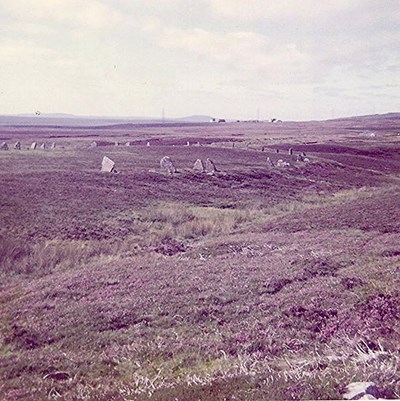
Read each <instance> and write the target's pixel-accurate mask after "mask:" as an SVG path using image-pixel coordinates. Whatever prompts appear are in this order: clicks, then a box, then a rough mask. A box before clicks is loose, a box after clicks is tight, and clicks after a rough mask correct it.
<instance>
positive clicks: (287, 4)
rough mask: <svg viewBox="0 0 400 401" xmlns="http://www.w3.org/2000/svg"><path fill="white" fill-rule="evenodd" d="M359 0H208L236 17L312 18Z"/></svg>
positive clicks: (353, 5)
mask: <svg viewBox="0 0 400 401" xmlns="http://www.w3.org/2000/svg"><path fill="white" fill-rule="evenodd" d="M360 2H361V1H360V0H353V1H351V2H349V1H348V0H335V1H315V0H280V1H273V2H272V1H265V0H249V1H242V0H209V1H208V3H209V6H210V8H211V10H212V11H213V12H214V13H215V14H217V15H219V16H221V17H227V18H232V19H235V20H247V21H251V20H257V21H258V20H265V19H267V20H268V19H272V20H283V21H285V20H286V19H288V18H294V19H297V20H312V19H317V18H321V17H323V16H325V15H330V17H333V16H334V15H335V14H337V13H340V12H342V11H344V10H349V9H354V8H356V7H357V5H358V4H359V3H360Z"/></svg>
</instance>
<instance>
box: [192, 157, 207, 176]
mask: <svg viewBox="0 0 400 401" xmlns="http://www.w3.org/2000/svg"><path fill="white" fill-rule="evenodd" d="M193 170H195V171H199V172H200V173H204V171H205V167H204V163H203V160H201V159H197V160H196V161H195V162H194V165H193Z"/></svg>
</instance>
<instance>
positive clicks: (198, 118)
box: [174, 115, 212, 123]
mask: <svg viewBox="0 0 400 401" xmlns="http://www.w3.org/2000/svg"><path fill="white" fill-rule="evenodd" d="M211 119H212V117H211V116H202V115H195V116H189V117H181V118H174V120H175V121H181V122H188V123H208V122H209V121H210V120H211Z"/></svg>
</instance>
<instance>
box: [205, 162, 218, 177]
mask: <svg viewBox="0 0 400 401" xmlns="http://www.w3.org/2000/svg"><path fill="white" fill-rule="evenodd" d="M217 171H218V170H217V168H216V167H215V164H214V162H213V161H212V160H211V159H207V160H206V173H207V174H210V175H214V174H215V173H216V172H217Z"/></svg>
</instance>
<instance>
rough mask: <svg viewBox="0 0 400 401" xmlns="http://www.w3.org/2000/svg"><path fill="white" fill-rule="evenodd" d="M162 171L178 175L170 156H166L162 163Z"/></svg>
mask: <svg viewBox="0 0 400 401" xmlns="http://www.w3.org/2000/svg"><path fill="white" fill-rule="evenodd" d="M160 167H161V170H163V171H164V172H166V173H168V174H174V173H176V167H175V165H174V163H173V161H172V160H171V158H170V157H169V156H164V157H163V158H162V159H161V161H160Z"/></svg>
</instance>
